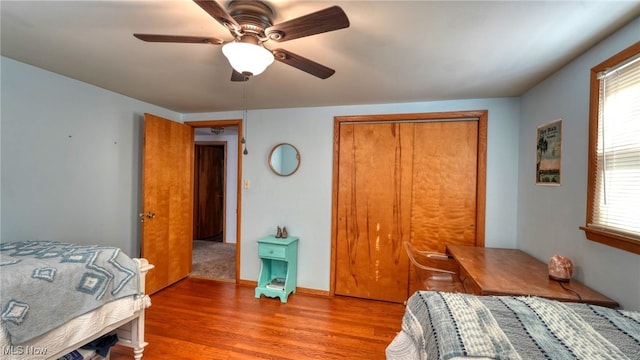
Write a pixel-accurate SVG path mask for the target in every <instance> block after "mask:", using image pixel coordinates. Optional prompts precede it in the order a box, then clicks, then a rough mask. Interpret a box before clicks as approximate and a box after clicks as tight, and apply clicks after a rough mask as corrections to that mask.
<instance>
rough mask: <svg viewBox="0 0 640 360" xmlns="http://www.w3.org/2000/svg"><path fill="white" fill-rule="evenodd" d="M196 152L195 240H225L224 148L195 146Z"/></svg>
mask: <svg viewBox="0 0 640 360" xmlns="http://www.w3.org/2000/svg"><path fill="white" fill-rule="evenodd" d="M195 151H196V153H195V189H194V202H195V207H194V239H200V240H203V239H206V240H211V239H214V238H215V239H217V238H220V239H223V237H222V235H223V229H224V194H225V188H224V172H225V170H224V169H225V165H224V161H225V147H224V145H199V144H196V147H195ZM221 241H222V240H221Z"/></svg>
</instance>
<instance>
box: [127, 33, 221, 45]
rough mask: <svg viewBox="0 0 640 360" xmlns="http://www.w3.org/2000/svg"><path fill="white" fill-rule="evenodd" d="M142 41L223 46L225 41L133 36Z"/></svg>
mask: <svg viewBox="0 0 640 360" xmlns="http://www.w3.org/2000/svg"><path fill="white" fill-rule="evenodd" d="M133 36H135V37H137V38H138V39H140V40H142V41H148V42H170V43H188V44H211V45H221V44H223V43H224V41H222V40H220V39H216V38H212V37H202V36H181V35H156V34H133Z"/></svg>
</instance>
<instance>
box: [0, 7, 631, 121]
mask: <svg viewBox="0 0 640 360" xmlns="http://www.w3.org/2000/svg"><path fill="white" fill-rule="evenodd" d="M219 2H220V4H223V5H224V4H226V1H225V0H219ZM269 4H271V6H272V7H273V8H274V9H275V12H276V16H275V19H274V23H280V22H283V21H285V20H289V19H293V18H296V17H299V16H302V15H306V14H308V13H311V12H314V11H318V10H321V9H324V8H327V7H329V6H332V5H338V6H340V7H342V9H343V10H344V11H345V12H346V14H347V16H348V17H349V20H350V22H351V26H350V27H349V28H347V29H342V30H338V31H334V32H329V33H324V34H319V35H314V36H310V37H305V38H300V39H295V40H291V41H288V42H283V43H279V44H278V45H277V47H282V48H284V49H287V50H289V51H292V52H294V53H296V54H299V55H302V56H304V57H307V58H309V59H311V60H314V61H316V62H319V63H321V64H323V65H326V66H328V67H330V68H333V69H335V70H336V73H335V75H333V76H332V77H330V78H329V79H326V80H321V79H318V78H316V77H313V76H311V75H309V74H307V73H304V72H302V71H300V70H297V69H295V68H293V67H290V66H287V65H285V64H282V63H279V62H275V63H274V64H273V65H271V66H270V67H269V68H268V69H267V70H266V71H265V72H264V73H263V74H261V75H258V76H256V77H254V78H252V79H250V80H249V81H248V82H247V83H246V84H245V83H241V82H231V81H230V80H229V79H230V76H231V68H230V66H229V65H228V63H227V61H226V59H225V58H224V56H223V55H222V52H221V48H220V46H215V45H200V44H168V43H146V42H142V41H140V40H138V39H136V38H134V37H133V35H132V34H133V33H155V34H170V35H197V36H213V37H217V38H221V39H224V40H230V39H231V36H230V35H229V32H228V31H227V30H225V28H224V27H223V26H222V25H220V24H219V23H218V22H217V21H215V20H214V19H213V18H212V17H211V16H209V15H208V14H207V13H206V12H205V11H204V10H202V8H200V7H199V6H198V5H197V4H195V3H194V2H192V1H190V0H172V1H158V0H140V1H104V0H103V1H97V0H95V1H51V0H49V1H6V0H3V1H1V2H0V12H1V15H2V16H1V19H0V26H1V36H2V37H1V42H0V45H1V49H2V55H3V56H6V57H9V58H12V59H15V60H18V61H21V62H24V63H27V64H32V65H35V66H37V67H40V68H43V69H47V70H50V71H53V72H55V73H59V74H62V75H65V76H68V77H71V78H74V79H77V80H81V81H84V82H87V83H90V84H94V85H97V86H99V87H102V88H105V89H108V90H111V91H114V92H117V93H120V94H123V95H127V96H130V97H133V98H136V99H140V100H143V101H146V102H149V103H152V104H156V105H159V106H162V107H164V108H167V109H171V110H174V111H177V112H180V113H193V112H212V111H225V110H238V109H241V108H242V107H243V106H244V105H243V89H244V87H245V86H246V89H244V91H245V92H246V106H247V107H248V108H253V109H255V108H290V107H306V106H325V105H352V104H371V103H395V102H411V101H430V100H447V99H466V98H489V97H504V96H519V95H521V94H522V93H523V92H525V91H526V90H527V89H529V88H531V87H532V86H533V85H535V84H537V83H538V82H540V81H541V80H543V79H544V78H546V77H547V76H549V75H550V74H551V73H553V72H554V71H556V70H558V69H559V68H561V67H562V66H563V65H565V64H566V63H568V62H570V61H571V60H572V59H573V58H575V57H576V56H578V55H579V54H581V53H582V52H584V51H585V50H587V49H588V48H590V47H591V46H593V45H594V44H595V43H597V42H598V41H600V40H602V39H603V38H604V37H606V36H607V35H609V34H611V33H612V32H614V31H615V30H617V29H618V28H620V27H621V26H622V25H624V24H625V23H627V22H629V21H630V20H632V19H634V18H636V17H638V16H639V15H640V1H495V2H489V1H329V0H322V1H294V0H275V1H270V2H269ZM639 38H640V34H639ZM266 45H267V46H268V47H269V46H270V44H269V43H267V44H266ZM271 47H272V48H273V47H274V46H271ZM594 65H595V64H594ZM585 76H586V74H585Z"/></svg>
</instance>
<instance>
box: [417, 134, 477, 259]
mask: <svg viewBox="0 0 640 360" xmlns="http://www.w3.org/2000/svg"><path fill="white" fill-rule="evenodd" d="M414 129H415V139H416V141H415V142H414V156H413V171H414V173H413V186H412V193H413V199H412V206H411V214H412V215H411V238H412V243H413V244H415V245H416V247H418V248H420V249H425V250H431V251H437V252H444V251H445V247H446V245H448V244H451V245H472V246H473V245H476V211H477V205H476V199H477V193H476V192H477V171H478V170H477V162H478V122H477V121H455V122H427V123H417V124H415V127H414Z"/></svg>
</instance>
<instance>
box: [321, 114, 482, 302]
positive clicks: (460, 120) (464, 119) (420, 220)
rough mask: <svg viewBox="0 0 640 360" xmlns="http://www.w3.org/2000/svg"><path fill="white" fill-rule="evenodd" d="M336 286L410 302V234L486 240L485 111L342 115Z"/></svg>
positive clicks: (430, 241) (429, 239)
mask: <svg viewBox="0 0 640 360" xmlns="http://www.w3.org/2000/svg"><path fill="white" fill-rule="evenodd" d="M335 123H336V127H337V128H338V129H339V130H338V131H339V132H338V136H337V137H336V145H335V148H336V151H335V154H336V157H337V159H336V164H335V165H334V169H335V170H334V171H335V174H336V175H334V189H335V195H334V196H335V197H334V214H336V215H335V217H334V234H335V238H334V246H335V253H334V254H335V256H334V265H335V266H334V274H333V275H334V276H333V279H334V281H335V282H334V292H335V294H337V295H347V296H355V297H362V298H367V299H375V300H386V301H394V302H403V301H405V300H406V299H407V297H408V296H409V295H410V292H412V291H414V290H415V273H414V271H413V269H412V267H410V266H409V261H408V258H407V256H406V255H405V253H404V250H403V248H402V242H403V241H404V240H407V241H410V242H411V243H413V244H414V245H415V246H416V247H417V248H419V249H421V250H423V249H424V250H432V251H438V252H444V251H445V247H446V245H447V244H456V245H471V246H483V245H484V205H485V202H484V201H485V200H484V199H485V193H484V186H485V177H486V174H485V173H486V129H487V126H486V123H487V113H486V111H477V112H456V113H425V114H404V115H403V114H401V115H391V116H387V115H373V116H362V117H359V116H353V117H337V118H336V121H335Z"/></svg>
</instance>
